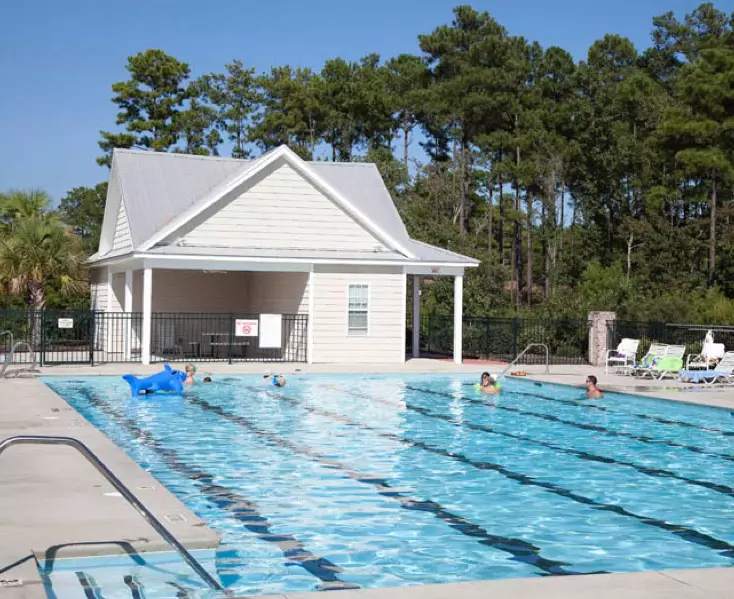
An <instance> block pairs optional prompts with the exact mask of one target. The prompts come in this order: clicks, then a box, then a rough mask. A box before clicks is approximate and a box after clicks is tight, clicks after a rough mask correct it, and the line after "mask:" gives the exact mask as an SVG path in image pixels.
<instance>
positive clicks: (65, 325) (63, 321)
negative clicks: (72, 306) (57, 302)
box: [59, 318, 74, 329]
mask: <svg viewBox="0 0 734 599" xmlns="http://www.w3.org/2000/svg"><path fill="white" fill-rule="evenodd" d="M59 328H60V329H73V328H74V319H73V318H59Z"/></svg>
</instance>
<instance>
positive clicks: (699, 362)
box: [686, 343, 726, 370]
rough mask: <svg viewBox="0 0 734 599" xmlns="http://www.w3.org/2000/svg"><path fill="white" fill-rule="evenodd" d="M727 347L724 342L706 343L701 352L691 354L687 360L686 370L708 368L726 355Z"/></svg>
mask: <svg viewBox="0 0 734 599" xmlns="http://www.w3.org/2000/svg"><path fill="white" fill-rule="evenodd" d="M725 353H726V348H725V347H724V344H723V343H704V344H703V347H702V348H701V353H700V354H697V355H693V354H691V355H689V356H688V359H687V360H686V370H701V369H703V370H708V369H710V368H713V367H715V366H716V363H717V362H718V361H719V360H721V358H723V357H724V354H725Z"/></svg>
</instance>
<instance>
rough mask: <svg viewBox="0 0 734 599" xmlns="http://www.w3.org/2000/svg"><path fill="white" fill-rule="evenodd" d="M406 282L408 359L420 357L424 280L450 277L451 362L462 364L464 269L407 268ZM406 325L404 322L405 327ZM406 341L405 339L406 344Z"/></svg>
mask: <svg viewBox="0 0 734 599" xmlns="http://www.w3.org/2000/svg"><path fill="white" fill-rule="evenodd" d="M406 273H407V277H406V278H407V281H406V283H408V289H409V292H410V302H411V305H410V313H411V318H410V334H411V335H412V339H410V357H411V358H413V359H417V358H420V357H421V287H422V283H423V282H424V281H425V279H431V278H436V277H445V276H450V277H452V278H453V281H454V305H453V327H452V328H453V347H452V349H453V361H454V363H455V364H461V363H462V356H463V343H464V339H463V328H464V327H463V322H464V268H463V267H426V266H413V267H407V269H406ZM407 324H408V323H407V322H406V325H407ZM407 341H408V340H407V339H406V342H407Z"/></svg>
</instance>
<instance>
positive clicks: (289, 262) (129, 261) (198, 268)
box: [89, 146, 478, 364]
mask: <svg viewBox="0 0 734 599" xmlns="http://www.w3.org/2000/svg"><path fill="white" fill-rule="evenodd" d="M89 262H90V266H91V295H92V308H93V310H94V311H95V312H96V313H98V314H100V315H101V316H102V317H101V318H98V319H96V321H95V337H96V340H95V344H96V345H97V347H98V348H102V349H103V351H104V352H106V354H109V355H108V356H107V361H114V360H115V359H116V358H115V356H117V357H118V358H119V359H125V360H131V361H135V360H140V361H142V362H143V363H144V364H148V363H150V362H157V361H163V360H174V359H177V358H180V359H191V360H217V359H227V360H230V361H233V360H244V361H249V360H255V361H258V360H268V361H288V362H309V363H355V362H358V363H386V362H387V363H395V362H403V361H404V360H405V359H406V351H405V349H406V341H407V340H406V334H407V333H406V331H408V330H409V328H412V331H413V333H412V334H413V336H414V337H413V339H412V341H413V343H412V346H413V348H414V350H413V351H414V353H413V355H417V351H418V349H419V343H418V338H417V336H418V334H419V328H420V327H419V326H418V323H419V322H420V282H421V280H422V279H424V278H426V277H437V276H450V277H453V278H454V306H453V309H454V325H455V326H454V327H453V335H454V360H455V361H457V362H460V361H461V349H462V334H461V333H462V327H461V326H460V323H461V322H462V302H463V299H462V297H463V275H464V271H465V269H466V268H470V267H474V266H476V265H477V264H478V263H477V261H476V260H473V259H471V258H467V257H465V256H461V255H459V254H456V253H453V252H450V251H448V250H445V249H441V248H438V247H434V246H431V245H428V244H425V243H422V242H419V241H416V240H413V239H411V238H410V236H409V235H408V233H407V231H406V229H405V226H404V224H403V222H402V220H401V218H400V216H399V214H398V212H397V210H396V208H395V205H394V203H393V201H392V198H391V197H390V194H389V192H388V190H387V188H386V187H385V184H384V182H383V180H382V178H381V176H380V174H379V172H378V170H377V168H376V166H375V165H374V164H365V163H336V162H306V161H304V160H302V159H301V158H300V157H299V156H297V155H296V154H295V153H294V152H292V151H291V150H289V149H288V148H287V147H286V146H281V147H278V148H276V149H274V150H272V151H270V152H268V153H266V154H263V155H262V156H260V157H258V158H256V159H253V160H239V159H234V158H222V157H202V156H191V155H184V154H173V153H159V152H148V151H141V150H115V152H114V154H113V159H112V168H111V171H110V179H109V187H108V194H107V203H106V207H105V214H104V221H103V225H102V234H101V239H100V244H99V251H98V252H97V253H96V254H95V255H93V256H92V257H91V258H90V259H89ZM411 278H412V284H411V285H408V281H409V279H411ZM409 287H410V289H411V293H412V298H411V301H410V305H411V306H412V310H411V311H412V315H413V323H412V327H411V326H410V324H408V326H406V314H407V311H408V305H409V299H408V297H407V294H408V289H409ZM457 324H459V326H457Z"/></svg>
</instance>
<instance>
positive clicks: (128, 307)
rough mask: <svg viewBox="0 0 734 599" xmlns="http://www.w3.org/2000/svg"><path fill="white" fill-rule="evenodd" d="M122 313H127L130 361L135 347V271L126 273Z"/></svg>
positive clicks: (126, 341) (126, 332) (127, 349)
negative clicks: (133, 319)
mask: <svg viewBox="0 0 734 599" xmlns="http://www.w3.org/2000/svg"><path fill="white" fill-rule="evenodd" d="M122 311H123V312H124V313H125V315H124V316H123V318H124V319H125V359H126V360H129V359H130V354H131V352H132V346H133V323H132V315H131V312H132V311H133V271H132V270H126V271H125V303H124V305H123V307H122Z"/></svg>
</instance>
